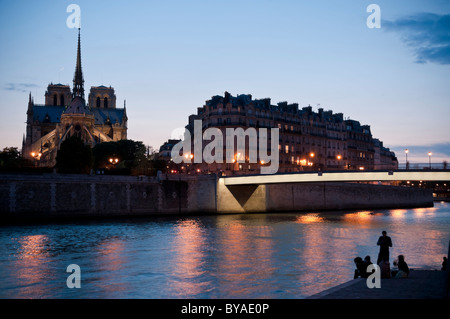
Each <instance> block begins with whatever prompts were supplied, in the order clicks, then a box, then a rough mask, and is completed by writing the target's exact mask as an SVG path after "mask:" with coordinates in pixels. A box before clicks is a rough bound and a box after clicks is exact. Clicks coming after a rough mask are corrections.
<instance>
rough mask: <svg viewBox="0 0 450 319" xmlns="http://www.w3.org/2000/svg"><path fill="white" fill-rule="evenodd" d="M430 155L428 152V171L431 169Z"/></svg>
mask: <svg viewBox="0 0 450 319" xmlns="http://www.w3.org/2000/svg"><path fill="white" fill-rule="evenodd" d="M431 155H432V153H431V152H428V165H429V168H430V169H431Z"/></svg>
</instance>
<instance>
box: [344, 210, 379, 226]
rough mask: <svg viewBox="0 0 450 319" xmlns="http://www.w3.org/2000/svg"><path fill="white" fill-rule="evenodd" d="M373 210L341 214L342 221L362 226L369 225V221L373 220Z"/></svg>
mask: <svg viewBox="0 0 450 319" xmlns="http://www.w3.org/2000/svg"><path fill="white" fill-rule="evenodd" d="M373 218H374V216H373V212H371V211H360V212H355V213H348V214H345V215H344V216H343V220H342V221H343V222H344V223H350V224H358V225H359V226H362V227H364V228H368V227H370V225H369V224H370V223H371V221H372V220H373Z"/></svg>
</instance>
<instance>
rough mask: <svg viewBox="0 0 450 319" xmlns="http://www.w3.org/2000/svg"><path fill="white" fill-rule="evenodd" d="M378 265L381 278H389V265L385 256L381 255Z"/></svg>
mask: <svg viewBox="0 0 450 319" xmlns="http://www.w3.org/2000/svg"><path fill="white" fill-rule="evenodd" d="M378 266H379V267H380V272H381V278H391V265H390V263H389V259H388V258H387V257H383V259H382V260H381V261H380V263H379V264H378Z"/></svg>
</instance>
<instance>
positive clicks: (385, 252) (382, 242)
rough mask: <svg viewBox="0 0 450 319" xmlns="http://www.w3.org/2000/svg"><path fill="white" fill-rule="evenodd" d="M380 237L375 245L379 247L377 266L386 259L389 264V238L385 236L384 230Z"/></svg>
mask: <svg viewBox="0 0 450 319" xmlns="http://www.w3.org/2000/svg"><path fill="white" fill-rule="evenodd" d="M381 234H382V236H380V238H378V242H377V245H378V246H380V252H379V253H378V259H377V264H380V262H381V261H382V260H383V259H386V260H387V261H388V262H389V247H392V240H391V237H389V236H387V233H386V231H385V230H383V231H382V232H381Z"/></svg>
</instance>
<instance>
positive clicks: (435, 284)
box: [308, 270, 448, 299]
mask: <svg viewBox="0 0 450 319" xmlns="http://www.w3.org/2000/svg"><path fill="white" fill-rule="evenodd" d="M446 282H447V272H445V271H440V270H411V272H410V276H409V277H408V278H405V279H395V278H390V279H381V288H368V287H367V283H366V279H363V278H358V279H353V280H351V281H348V282H346V283H344V284H341V285H338V286H336V287H333V288H330V289H327V290H325V291H323V292H320V293H318V294H315V295H312V296H310V297H308V299H445V298H448V297H446V296H447V283H446Z"/></svg>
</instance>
